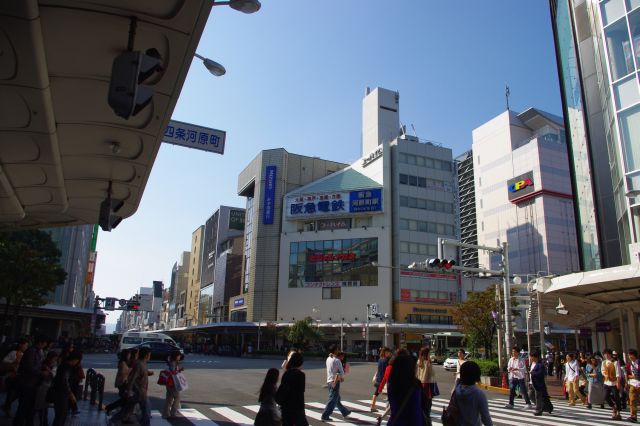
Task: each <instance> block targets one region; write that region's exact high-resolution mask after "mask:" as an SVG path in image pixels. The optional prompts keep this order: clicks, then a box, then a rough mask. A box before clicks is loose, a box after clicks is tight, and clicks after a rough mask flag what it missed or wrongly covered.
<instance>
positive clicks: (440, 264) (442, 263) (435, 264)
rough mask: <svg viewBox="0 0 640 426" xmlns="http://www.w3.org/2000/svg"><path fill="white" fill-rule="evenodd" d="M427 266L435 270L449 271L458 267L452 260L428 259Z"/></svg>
mask: <svg viewBox="0 0 640 426" xmlns="http://www.w3.org/2000/svg"><path fill="white" fill-rule="evenodd" d="M427 266H428V267H429V268H433V269H446V270H449V269H451V268H453V267H454V266H456V261H455V260H451V259H438V258H435V259H428V260H427Z"/></svg>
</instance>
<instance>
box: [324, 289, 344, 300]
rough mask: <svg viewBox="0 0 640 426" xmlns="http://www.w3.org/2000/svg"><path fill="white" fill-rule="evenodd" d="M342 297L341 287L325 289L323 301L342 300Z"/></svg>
mask: <svg viewBox="0 0 640 426" xmlns="http://www.w3.org/2000/svg"><path fill="white" fill-rule="evenodd" d="M341 295H342V288H340V287H323V288H322V298H323V299H340V298H341Z"/></svg>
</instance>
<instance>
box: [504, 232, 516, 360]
mask: <svg viewBox="0 0 640 426" xmlns="http://www.w3.org/2000/svg"><path fill="white" fill-rule="evenodd" d="M502 273H503V276H502V281H503V285H504V288H503V291H504V334H505V337H504V342H505V349H506V356H507V357H510V356H511V347H512V346H513V337H512V334H513V333H512V329H511V326H512V324H511V289H510V288H509V284H510V283H509V251H508V244H507V242H506V241H505V242H504V243H502Z"/></svg>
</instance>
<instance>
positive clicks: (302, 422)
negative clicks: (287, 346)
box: [276, 352, 309, 426]
mask: <svg viewBox="0 0 640 426" xmlns="http://www.w3.org/2000/svg"><path fill="white" fill-rule="evenodd" d="M303 362H304V359H303V358H302V354H300V353H299V352H296V353H294V354H292V355H291V358H290V359H289V362H288V363H287V371H285V372H284V374H283V375H282V380H281V381H280V386H279V387H278V391H277V392H276V402H277V403H278V404H279V405H280V407H281V408H282V426H293V425H295V426H309V422H308V421H307V417H306V415H305V413H304V388H305V375H304V373H303V372H302V370H301V369H300V368H301V367H302V363H303Z"/></svg>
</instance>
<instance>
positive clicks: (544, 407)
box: [530, 351, 553, 416]
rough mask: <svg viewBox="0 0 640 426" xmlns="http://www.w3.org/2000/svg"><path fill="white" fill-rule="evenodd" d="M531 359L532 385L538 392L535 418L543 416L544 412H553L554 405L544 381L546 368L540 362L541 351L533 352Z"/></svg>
mask: <svg viewBox="0 0 640 426" xmlns="http://www.w3.org/2000/svg"><path fill="white" fill-rule="evenodd" d="M530 358H531V384H532V385H533V389H534V390H535V391H536V411H535V412H534V413H533V414H534V415H535V416H541V415H542V412H543V411H547V412H548V413H549V414H551V412H552V411H553V405H552V404H551V400H550V399H549V393H548V392H547V384H546V383H545V381H544V377H545V368H544V365H543V362H542V361H541V360H540V351H533V352H531V355H530Z"/></svg>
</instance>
